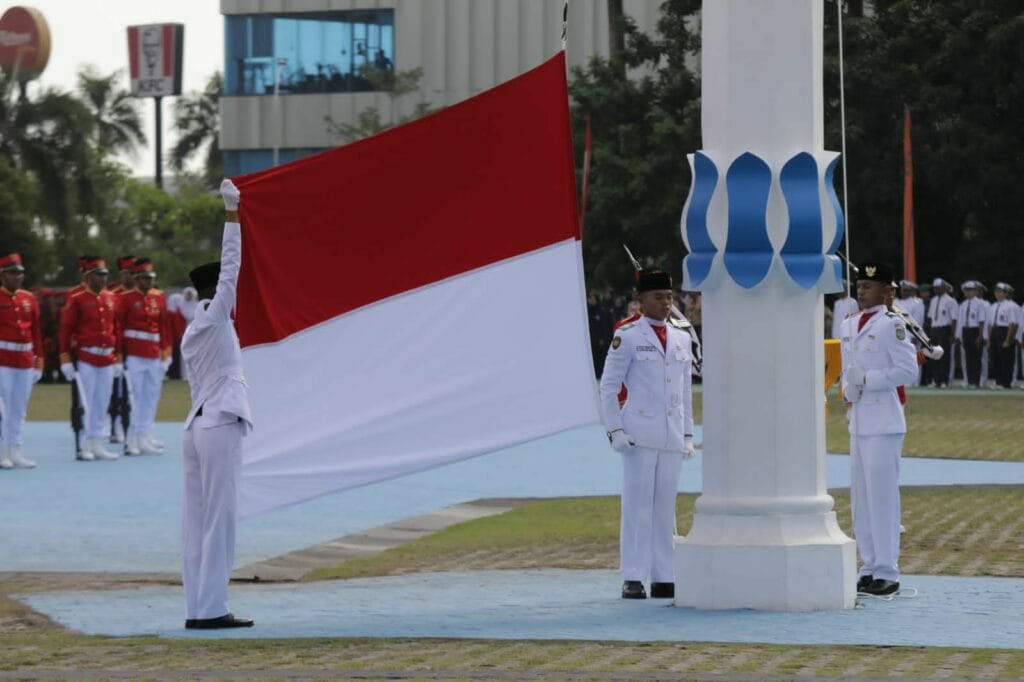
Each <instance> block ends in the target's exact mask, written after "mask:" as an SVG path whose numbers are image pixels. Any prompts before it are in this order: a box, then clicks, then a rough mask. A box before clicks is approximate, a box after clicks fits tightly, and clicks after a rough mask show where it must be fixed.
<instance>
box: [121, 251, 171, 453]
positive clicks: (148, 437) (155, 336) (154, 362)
mask: <svg viewBox="0 0 1024 682" xmlns="http://www.w3.org/2000/svg"><path fill="white" fill-rule="evenodd" d="M132 272H134V273H135V287H134V288H133V289H131V290H130V291H126V292H125V293H123V294H121V295H120V296H119V297H118V299H117V348H118V350H119V351H120V352H122V353H123V355H124V369H125V376H126V377H127V378H128V387H129V388H128V395H129V396H130V398H131V403H132V418H131V423H130V424H129V425H128V434H127V438H126V440H125V450H124V452H125V454H126V455H138V454H142V453H147V454H161V453H162V452H163V444H162V443H159V442H157V441H156V440H154V438H153V424H154V422H155V421H156V406H157V403H159V402H160V389H161V388H162V387H163V383H164V374H166V373H167V368H168V367H170V364H171V319H170V315H169V314H168V313H167V299H166V298H165V297H164V295H163V292H161V291H160V290H159V289H156V288H155V287H154V286H153V283H154V282H155V281H156V271H155V270H154V269H153V263H152V262H151V261H150V260H149V259H148V258H139V259H136V261H135V265H134V266H133V267H132Z"/></svg>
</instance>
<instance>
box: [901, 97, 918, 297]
mask: <svg viewBox="0 0 1024 682" xmlns="http://www.w3.org/2000/svg"><path fill="white" fill-rule="evenodd" d="M903 277H904V279H909V280H910V281H912V282H916V281H917V256H916V254H915V253H914V162H913V160H912V158H911V154H910V107H908V106H906V105H904V106H903Z"/></svg>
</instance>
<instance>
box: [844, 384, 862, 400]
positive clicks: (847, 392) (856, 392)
mask: <svg viewBox="0 0 1024 682" xmlns="http://www.w3.org/2000/svg"><path fill="white" fill-rule="evenodd" d="M863 392H864V387H863V386H861V385H860V384H847V385H846V386H843V400H845V401H846V402H848V403H856V402H857V401H858V400H860V396H861V393H863Z"/></svg>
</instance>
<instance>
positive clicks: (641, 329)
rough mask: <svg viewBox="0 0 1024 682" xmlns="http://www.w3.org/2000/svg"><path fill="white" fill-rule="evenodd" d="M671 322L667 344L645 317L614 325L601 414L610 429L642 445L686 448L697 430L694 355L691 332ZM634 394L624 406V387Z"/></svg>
mask: <svg viewBox="0 0 1024 682" xmlns="http://www.w3.org/2000/svg"><path fill="white" fill-rule="evenodd" d="M676 324H678V323H676V322H669V323H668V324H667V327H668V331H667V332H666V343H665V347H666V349H667V350H662V348H661V341H660V340H659V339H658V336H657V335H656V334H655V333H654V329H652V328H651V324H650V322H648V321H647V318H646V317H641V318H640V319H639V320H637V321H636V322H634V323H632V324H627V325H625V326H623V327H620V328H619V329H617V330H616V331H615V337H614V338H613V339H612V343H611V345H610V346H609V347H608V357H607V358H606V359H605V361H604V372H603V373H602V374H601V415H602V418H603V420H604V425H605V428H607V429H608V431H614V430H616V429H622V430H623V431H625V432H626V434H627V435H629V436H632V438H633V439H634V440H635V441H636V444H637V447H639V448H650V449H656V450H672V451H677V452H682V450H683V437H684V436H689V435H692V434H693V391H692V385H691V378H690V372H691V365H692V363H693V355H692V351H691V350H690V349H691V345H690V344H691V339H690V334H689V333H688V332H686V331H685V330H683V329H681V328H680V327H678V326H675V325H676ZM622 384H626V388H627V389H628V390H629V398H628V399H627V400H626V405H625V406H624V407H623V408H622V409H621V410H620V409H619V400H618V395H619V388H620V387H621V386H622Z"/></svg>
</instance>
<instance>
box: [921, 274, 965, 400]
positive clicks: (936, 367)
mask: <svg viewBox="0 0 1024 682" xmlns="http://www.w3.org/2000/svg"><path fill="white" fill-rule="evenodd" d="M952 290H953V288H952V286H951V285H950V283H949V282H947V281H946V280H944V279H942V278H941V277H936V278H935V279H934V280H933V281H932V291H933V292H934V294H933V296H932V298H931V300H930V301H928V323H929V324H928V326H927V327H926V329H928V334H929V336H930V337H931V340H932V343H933V344H935V345H936V346H942V351H943V353H942V356H941V357H940V358H939V359H938V360H929V361H928V362H929V364H930V365H931V364H933V367H932V371H931V375H932V376H933V377H935V386H936V387H937V388H941V387H943V386H947V385H949V375H950V370H951V369H952V368H951V367H950V364H951V362H950V357H951V355H950V350H951V349H952V343H953V338H954V337H955V336H956V323H957V316H958V315H959V309H958V307H957V303H956V299H954V298H953V297H952V296H950V295H949V292H950V291H952Z"/></svg>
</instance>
